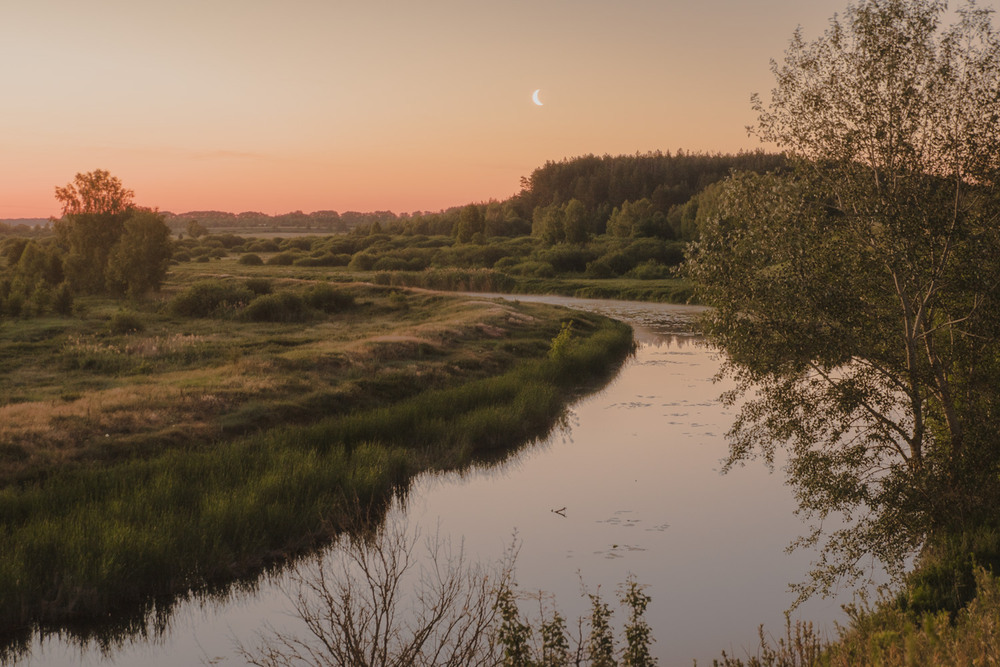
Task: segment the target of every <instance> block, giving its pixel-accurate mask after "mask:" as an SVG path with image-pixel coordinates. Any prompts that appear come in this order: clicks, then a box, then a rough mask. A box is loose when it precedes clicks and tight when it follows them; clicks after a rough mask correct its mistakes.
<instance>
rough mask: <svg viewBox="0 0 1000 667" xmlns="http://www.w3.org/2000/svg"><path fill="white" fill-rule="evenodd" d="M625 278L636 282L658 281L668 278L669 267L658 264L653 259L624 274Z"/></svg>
mask: <svg viewBox="0 0 1000 667" xmlns="http://www.w3.org/2000/svg"><path fill="white" fill-rule="evenodd" d="M626 277H627V278H636V279H638V280H660V279H661V278H669V277H670V267H667V266H664V265H663V264H660V263H659V262H657V261H656V260H655V259H650V260H646V261H645V262H643V263H642V264H639V265H637V266H636V267H635V268H634V269H632V270H631V271H629V272H628V273H627V274H626Z"/></svg>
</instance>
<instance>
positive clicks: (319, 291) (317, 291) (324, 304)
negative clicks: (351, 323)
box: [305, 285, 354, 313]
mask: <svg viewBox="0 0 1000 667" xmlns="http://www.w3.org/2000/svg"><path fill="white" fill-rule="evenodd" d="M305 301H306V303H307V304H309V307H310V308H315V309H316V310H322V311H323V312H324V313H336V312H338V311H341V310H346V309H348V308H352V307H353V306H354V297H353V296H351V295H350V294H345V293H344V292H341V291H340V290H336V289H334V288H333V287H331V286H329V285H316V286H315V287H310V288H309V289H308V290H307V291H306V294H305Z"/></svg>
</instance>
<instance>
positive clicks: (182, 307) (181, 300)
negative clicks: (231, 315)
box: [170, 280, 254, 317]
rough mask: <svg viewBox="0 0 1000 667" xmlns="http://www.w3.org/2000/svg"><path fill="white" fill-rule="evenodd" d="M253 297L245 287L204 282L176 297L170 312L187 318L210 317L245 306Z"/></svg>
mask: <svg viewBox="0 0 1000 667" xmlns="http://www.w3.org/2000/svg"><path fill="white" fill-rule="evenodd" d="M253 296H254V295H253V292H251V291H250V290H249V289H247V287H246V286H245V285H240V284H237V283H227V282H223V281H221V280H202V281H199V282H196V283H194V284H193V285H191V286H190V287H188V288H187V289H186V290H184V291H183V292H181V293H180V294H178V295H177V296H176V297H174V300H173V301H171V302H170V310H171V312H172V313H173V314H175V315H181V316H185V317H208V316H209V315H211V314H212V313H214V312H216V311H218V310H220V309H222V308H225V307H230V308H237V307H241V306H244V305H246V304H247V303H249V302H250V300H251V299H252V298H253Z"/></svg>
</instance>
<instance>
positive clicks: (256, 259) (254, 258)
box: [239, 252, 264, 266]
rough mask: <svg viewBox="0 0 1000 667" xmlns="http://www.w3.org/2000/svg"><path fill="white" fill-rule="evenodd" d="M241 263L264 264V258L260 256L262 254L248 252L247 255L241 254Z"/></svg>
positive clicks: (249, 264)
mask: <svg viewBox="0 0 1000 667" xmlns="http://www.w3.org/2000/svg"><path fill="white" fill-rule="evenodd" d="M239 263H240V264H244V265H246V266H262V265H263V264H264V260H262V259H261V258H260V255H255V254H254V253H252V252H248V253H247V254H245V255H240V259H239Z"/></svg>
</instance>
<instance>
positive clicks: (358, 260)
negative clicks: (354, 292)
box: [347, 252, 376, 271]
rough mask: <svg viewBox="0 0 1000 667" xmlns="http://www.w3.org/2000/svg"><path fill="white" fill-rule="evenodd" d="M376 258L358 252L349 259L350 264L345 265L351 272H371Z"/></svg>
mask: <svg viewBox="0 0 1000 667" xmlns="http://www.w3.org/2000/svg"><path fill="white" fill-rule="evenodd" d="M375 262H376V257H375V255H372V254H369V253H367V252H359V253H356V254H355V255H354V257H352V258H351V261H350V263H349V264H348V265H347V268H349V269H350V270H351V271H371V270H372V267H373V266H374V265H375Z"/></svg>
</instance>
